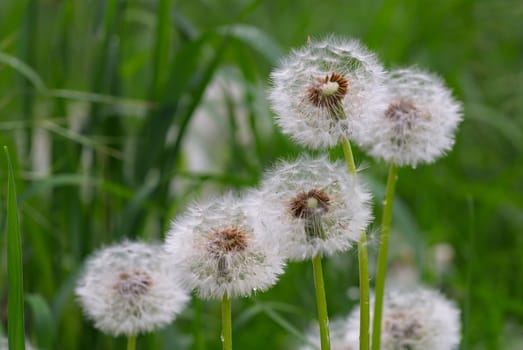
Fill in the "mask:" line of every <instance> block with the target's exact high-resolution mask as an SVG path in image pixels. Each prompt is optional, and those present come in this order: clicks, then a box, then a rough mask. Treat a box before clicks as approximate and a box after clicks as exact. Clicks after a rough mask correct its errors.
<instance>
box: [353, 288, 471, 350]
mask: <svg viewBox="0 0 523 350" xmlns="http://www.w3.org/2000/svg"><path fill="white" fill-rule="evenodd" d="M373 304H374V300H371V305H373ZM371 309H372V308H371ZM371 315H372V310H371ZM359 321H360V310H359V308H357V309H356V310H355V311H353V312H352V313H351V315H350V316H349V319H348V322H349V325H348V331H347V334H346V341H347V342H348V343H352V344H358V337H359ZM460 329H461V323H460V316H459V310H458V308H457V307H456V306H455V305H454V303H453V302H451V301H449V300H448V299H446V298H445V297H444V296H443V295H442V294H441V293H439V292H437V291H435V290H431V289H426V288H417V289H415V290H410V291H400V290H391V291H390V292H387V293H386V294H385V297H384V303H383V317H382V332H381V349H383V350H396V349H411V350H455V349H457V348H458V345H459V342H460Z"/></svg>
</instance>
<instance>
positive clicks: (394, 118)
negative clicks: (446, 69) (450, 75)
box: [354, 69, 462, 167]
mask: <svg viewBox="0 0 523 350" xmlns="http://www.w3.org/2000/svg"><path fill="white" fill-rule="evenodd" d="M386 81H387V88H388V90H389V93H388V107H387V109H386V110H385V112H384V113H381V114H377V115H374V118H369V119H368V123H367V124H366V125H365V127H364V128H362V129H358V133H356V134H355V136H354V138H355V140H356V142H357V143H358V144H359V145H360V146H362V147H363V148H365V149H366V150H367V151H368V153H369V154H370V155H372V156H373V157H376V158H381V159H383V160H385V161H386V162H388V163H394V164H397V165H399V166H404V165H410V166H412V167H415V166H416V165H417V164H420V163H432V162H434V161H435V160H436V159H437V158H439V157H441V156H442V155H444V154H445V153H446V152H448V151H449V150H450V149H451V148H452V146H453V145H454V134H455V131H456V128H457V126H458V124H459V122H460V121H461V120H462V112H461V110H462V108H461V104H460V103H459V102H457V101H456V100H455V99H454V98H453V97H452V94H451V92H450V91H449V90H448V89H447V88H446V87H445V85H444V83H443V81H442V80H441V79H440V78H439V77H437V76H435V75H433V74H429V73H426V72H423V71H420V70H418V69H399V70H395V71H392V72H391V73H390V74H389V76H388V78H387V80H386Z"/></svg>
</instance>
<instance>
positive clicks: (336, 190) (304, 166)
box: [250, 157, 371, 261]
mask: <svg viewBox="0 0 523 350" xmlns="http://www.w3.org/2000/svg"><path fill="white" fill-rule="evenodd" d="M369 202H370V194H369V193H368V191H367V190H366V188H365V187H364V186H362V184H361V183H360V181H359V180H358V179H357V178H356V177H355V176H353V175H350V174H349V173H348V172H347V169H346V168H345V165H344V164H342V163H340V162H337V163H332V162H330V161H329V160H328V159H326V158H325V157H323V158H317V159H314V158H309V157H302V158H299V159H298V160H296V161H293V162H285V161H282V162H280V163H279V164H278V165H276V166H275V167H274V168H273V169H272V170H271V171H269V172H268V173H267V174H266V176H265V177H264V179H263V180H262V183H261V186H260V189H259V191H257V192H256V193H255V194H253V196H252V201H251V202H250V208H251V210H252V211H253V212H255V213H256V214H257V215H256V216H255V217H256V221H255V222H256V225H257V227H259V229H261V230H265V231H267V232H269V234H270V236H271V237H272V238H271V239H272V241H274V242H278V246H279V247H280V253H281V254H282V255H283V256H285V257H286V258H288V259H290V260H297V261H300V260H306V259H310V258H312V257H314V256H315V255H317V254H327V255H329V254H333V253H335V252H338V251H345V250H347V249H349V248H350V247H351V246H352V244H353V243H354V242H355V241H357V240H358V239H359V237H360V234H361V232H362V230H364V229H365V228H366V226H367V225H368V223H369V221H370V219H371V210H370V205H369Z"/></svg>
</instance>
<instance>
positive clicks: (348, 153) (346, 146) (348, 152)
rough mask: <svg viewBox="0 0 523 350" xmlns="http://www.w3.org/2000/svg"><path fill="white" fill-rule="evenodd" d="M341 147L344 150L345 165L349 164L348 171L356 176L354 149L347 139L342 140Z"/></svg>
mask: <svg viewBox="0 0 523 350" xmlns="http://www.w3.org/2000/svg"><path fill="white" fill-rule="evenodd" d="M341 146H342V148H343V155H344V156H345V163H347V169H349V173H351V174H352V175H356V163H355V162H354V156H353V155H352V148H351V147H350V142H349V140H348V139H347V138H345V137H344V138H342V139H341Z"/></svg>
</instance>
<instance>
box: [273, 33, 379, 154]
mask: <svg viewBox="0 0 523 350" xmlns="http://www.w3.org/2000/svg"><path fill="white" fill-rule="evenodd" d="M384 76H385V75H384V70H383V68H382V66H381V64H380V63H379V62H378V60H377V59H376V57H375V55H373V54H372V53H371V52H369V51H368V50H367V49H366V48H365V47H363V45H362V44H360V43H359V42H358V41H357V40H345V39H339V38H335V37H327V38H325V39H323V40H319V41H312V42H311V43H310V44H309V45H307V46H305V47H303V48H301V49H298V50H294V51H293V52H292V53H291V54H290V55H289V56H287V57H286V58H285V59H283V60H282V61H281V63H280V65H279V66H278V67H277V68H276V69H275V70H274V71H273V72H272V74H271V79H272V86H271V88H270V90H269V100H270V103H271V106H272V109H273V110H274V112H275V113H276V122H277V124H278V125H279V126H280V127H281V128H282V130H283V132H284V133H285V134H288V135H290V136H291V137H292V138H293V140H294V141H295V142H297V143H298V144H300V145H304V146H307V147H310V148H326V147H333V146H335V145H337V144H338V143H339V141H340V138H342V137H348V138H352V135H353V133H355V132H356V131H357V130H358V129H359V128H360V127H361V125H360V124H361V123H364V122H365V121H366V120H367V119H368V118H369V117H370V116H372V115H373V114H380V113H382V112H383V111H384V110H385V108H386V105H385V102H384V101H385V99H384V97H383V94H384V93H385V90H384V89H383V84H382V83H383V79H384Z"/></svg>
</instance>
